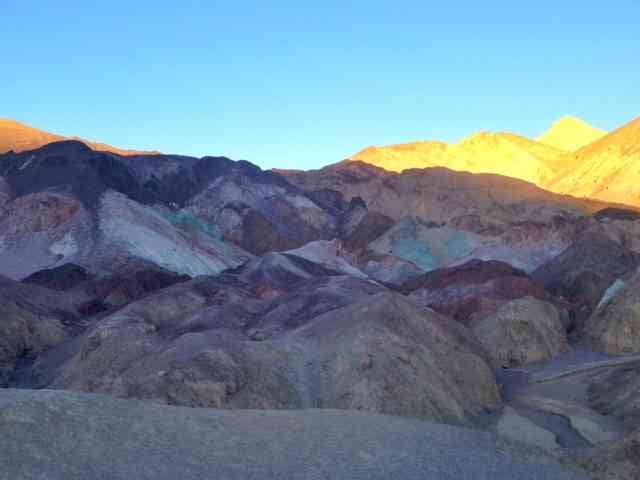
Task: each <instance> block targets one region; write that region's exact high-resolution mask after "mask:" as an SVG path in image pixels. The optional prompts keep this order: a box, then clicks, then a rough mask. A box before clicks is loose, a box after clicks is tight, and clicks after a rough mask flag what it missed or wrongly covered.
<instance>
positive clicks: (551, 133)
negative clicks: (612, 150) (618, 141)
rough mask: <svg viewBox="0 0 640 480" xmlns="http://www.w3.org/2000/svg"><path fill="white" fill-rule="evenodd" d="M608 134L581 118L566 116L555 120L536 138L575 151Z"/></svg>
mask: <svg viewBox="0 0 640 480" xmlns="http://www.w3.org/2000/svg"><path fill="white" fill-rule="evenodd" d="M606 134H607V132H605V131H604V130H600V129H598V128H595V127H592V126H591V125H589V124H588V123H586V122H583V121H582V120H580V119H579V118H576V117H571V116H565V117H562V118H560V119H558V120H557V121H555V122H554V123H553V125H551V128H550V129H549V130H547V131H546V132H544V133H543V134H542V135H540V136H539V137H538V138H536V141H537V142H540V143H544V144H545V145H549V146H551V147H555V148H557V149H559V150H565V151H567V152H573V151H575V150H578V149H579V148H582V147H584V146H585V145H589V144H590V143H593V142H595V141H596V140H599V139H601V138H602V137H604V136H605V135H606Z"/></svg>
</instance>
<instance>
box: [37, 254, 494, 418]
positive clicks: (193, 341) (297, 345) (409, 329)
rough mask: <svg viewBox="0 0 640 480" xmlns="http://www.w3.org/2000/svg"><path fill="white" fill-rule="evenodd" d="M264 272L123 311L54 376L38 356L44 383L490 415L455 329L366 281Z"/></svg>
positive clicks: (488, 391)
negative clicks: (486, 413)
mask: <svg viewBox="0 0 640 480" xmlns="http://www.w3.org/2000/svg"><path fill="white" fill-rule="evenodd" d="M291 257H292V258H295V257H293V256H291ZM306 262H309V261H308V260H306ZM305 265H308V263H307V264H304V263H301V264H300V263H299V264H297V265H296V264H294V266H295V267H296V268H295V269H293V273H294V274H295V272H296V271H300V270H303V271H304V270H305V269H306V270H307V271H309V268H311V267H305ZM265 267H266V265H264V266H262V267H260V270H261V271H262V272H264V273H261V274H259V272H258V267H257V266H254V267H250V268H249V267H247V271H243V270H240V271H239V272H238V273H237V274H233V275H222V276H219V277H215V278H206V277H204V278H201V279H196V280H193V281H191V282H187V283H181V284H178V285H174V286H172V287H169V288H167V289H164V290H162V291H160V292H158V293H156V294H152V295H150V296H147V297H145V298H143V299H141V300H138V301H136V302H133V303H131V304H129V305H128V306H126V307H124V308H121V309H120V310H118V311H117V312H115V313H114V314H112V315H109V316H107V317H105V318H104V319H103V320H101V321H99V322H98V323H96V324H95V325H93V326H92V327H91V328H90V329H89V330H88V331H87V332H86V333H85V334H84V335H83V336H82V337H81V338H80V339H79V340H78V341H76V342H75V345H76V346H77V347H76V350H75V352H70V356H68V357H67V359H65V360H62V362H61V363H60V364H59V366H58V367H57V368H55V369H54V370H55V371H50V372H48V373H47V371H46V369H47V365H50V362H48V360H47V358H45V357H43V358H42V359H41V361H40V364H39V365H38V369H39V370H40V371H41V381H42V384H48V385H50V386H52V387H55V388H71V389H79V390H85V391H94V392H103V393H111V394H114V395H117V396H122V397H134V398H147V399H153V400H156V401H161V402H166V403H172V404H180V405H191V406H210V407H223V408H293V409H298V408H308V407H322V408H341V409H359V410H367V411H372V412H382V413H393V414H399V415H411V416H420V417H424V418H430V419H434V420H437V421H442V422H452V423H464V424H469V423H473V422H474V421H475V419H476V418H480V417H482V416H483V415H484V414H485V412H486V411H490V410H492V409H495V408H497V407H498V405H499V401H500V400H499V399H500V397H499V393H498V389H497V386H496V383H495V378H494V377H493V373H492V371H491V368H490V367H489V365H488V364H487V362H486V361H485V357H484V355H485V354H484V350H483V349H482V347H481V346H480V344H479V343H477V341H476V340H475V338H474V337H473V335H472V334H471V332H470V331H468V330H467V329H466V328H464V327H462V326H461V325H458V324H456V323H454V322H451V321H450V320H449V319H447V318H444V317H441V316H440V315H438V314H435V313H432V312H428V311H423V310H421V309H420V308H418V307H417V306H415V305H414V304H413V303H411V302H409V301H407V300H406V299H404V298H403V297H402V296H401V295H399V294H397V293H392V292H389V291H388V290H386V289H385V288H384V287H382V286H380V285H377V284H374V283H371V282H369V281H367V280H363V279H358V278H354V277H346V276H341V275H333V276H326V275H325V276H317V273H318V272H317V271H316V276H314V277H312V278H310V279H304V276H302V275H298V276H297V280H294V279H295V278H296V277H294V276H292V274H291V273H289V274H284V275H283V274H276V272H282V270H281V269H280V268H274V267H275V265H273V264H271V266H269V269H267V270H265ZM267 272H271V273H267ZM243 278H245V279H251V280H252V281H253V282H258V280H259V279H261V280H260V281H259V282H258V283H259V284H260V285H261V287H260V288H258V289H257V290H256V289H253V291H252V288H251V285H249V284H247V283H245V281H244V280H243ZM269 284H271V288H270V289H267V286H268V285H269ZM254 285H255V283H254ZM267 291H268V292H269V293H268V294H266V293H265V292H267ZM56 358H59V357H56ZM40 367H42V368H40Z"/></svg>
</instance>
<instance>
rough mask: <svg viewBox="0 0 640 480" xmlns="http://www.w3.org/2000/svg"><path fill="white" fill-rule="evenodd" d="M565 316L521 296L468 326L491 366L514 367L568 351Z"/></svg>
mask: <svg viewBox="0 0 640 480" xmlns="http://www.w3.org/2000/svg"><path fill="white" fill-rule="evenodd" d="M565 316H566V313H565V312H564V311H562V310H559V309H558V308H557V307H555V306H554V305H552V304H550V303H548V302H544V301H542V300H538V299H536V298H533V297H524V298H520V299H517V300H513V301H511V302H509V303H506V304H505V305H503V306H502V307H500V308H499V309H498V311H497V312H496V313H495V314H493V315H489V316H487V317H485V318H483V319H482V320H479V321H476V322H473V323H472V325H471V326H472V330H473V332H474V333H475V334H476V336H477V337H478V339H479V340H480V342H481V343H482V344H483V345H484V346H485V348H486V349H487V350H488V351H489V355H490V357H491V359H492V360H493V363H494V365H496V366H498V367H517V366H522V365H528V364H530V363H535V362H540V361H543V360H548V359H550V358H552V357H554V356H556V355H558V354H559V353H562V352H564V351H566V350H567V349H568V345H567V338H566V335H565V324H566V318H565Z"/></svg>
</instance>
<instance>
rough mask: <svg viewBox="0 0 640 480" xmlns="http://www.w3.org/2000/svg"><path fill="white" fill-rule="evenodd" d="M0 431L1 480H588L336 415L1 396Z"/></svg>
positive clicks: (47, 394) (461, 433) (482, 440)
mask: <svg viewBox="0 0 640 480" xmlns="http://www.w3.org/2000/svg"><path fill="white" fill-rule="evenodd" d="M0 431H2V435H0V452H2V453H1V454H0V478H1V479H3V480H4V479H25V480H26V479H45V478H46V479H50V480H74V479H87V478H91V479H96V480H98V479H114V480H115V479H123V480H124V479H127V480H129V479H134V478H135V479H140V480H143V479H154V480H158V479H167V480H168V479H177V478H180V479H205V478H210V479H225V480H250V479H261V480H272V479H274V480H275V479H292V480H294V479H305V480H308V479H337V478H340V479H353V480H359V479H362V480H377V479H380V480H382V479H385V480H386V479H391V478H394V479H395V478H397V479H406V480H424V479H443V480H444V479H451V480H453V479H458V480H460V479H470V480H471V479H474V480H485V479H486V480H502V479H504V480H510V479H514V478H517V479H520V480H539V479H557V480H579V479H587V478H588V477H586V476H584V475H582V474H579V473H576V472H574V471H571V470H569V469H567V468H566V467H563V466H561V465H560V464H559V463H557V462H556V461H555V460H554V459H553V458H552V457H550V456H548V455H546V454H545V453H544V452H543V451H539V450H536V449H532V448H530V447H525V446H520V445H517V444H514V443H513V442H507V441H505V440H503V439H501V438H500V437H498V436H496V435H493V434H490V433H487V432H482V431H475V430H469V429H464V428H458V427H452V426H446V425H441V424H434V423H429V422H425V421H422V420H418V419H411V418H401V417H392V416H385V415H375V414H369V413H363V412H353V411H341V410H298V411H273V410H240V411H225V410H215V409H193V408H181V407H171V406H163V405H157V404H149V403H144V402H141V401H132V400H117V399H114V398H111V397H108V396H102V395H91V394H83V393H77V392H68V391H47V390H42V391H38V392H33V391H21V390H4V391H2V392H1V395H0Z"/></svg>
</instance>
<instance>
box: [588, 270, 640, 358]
mask: <svg viewBox="0 0 640 480" xmlns="http://www.w3.org/2000/svg"><path fill="white" fill-rule="evenodd" d="M639 285H640V272H636V273H634V274H633V275H631V276H630V277H629V278H627V279H625V280H623V279H619V280H618V281H616V282H615V283H614V284H613V285H611V287H610V288H609V290H607V292H606V294H605V295H604V296H603V298H602V300H601V302H600V303H599V305H598V307H597V308H596V310H595V312H594V313H593V315H591V317H590V318H589V320H588V321H587V323H586V325H585V336H586V337H587V338H588V339H589V340H590V341H591V343H592V344H593V346H594V347H595V348H596V349H598V350H600V351H603V352H606V353H610V354H613V355H621V354H628V353H640V291H639V290H638V287H639Z"/></svg>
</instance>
